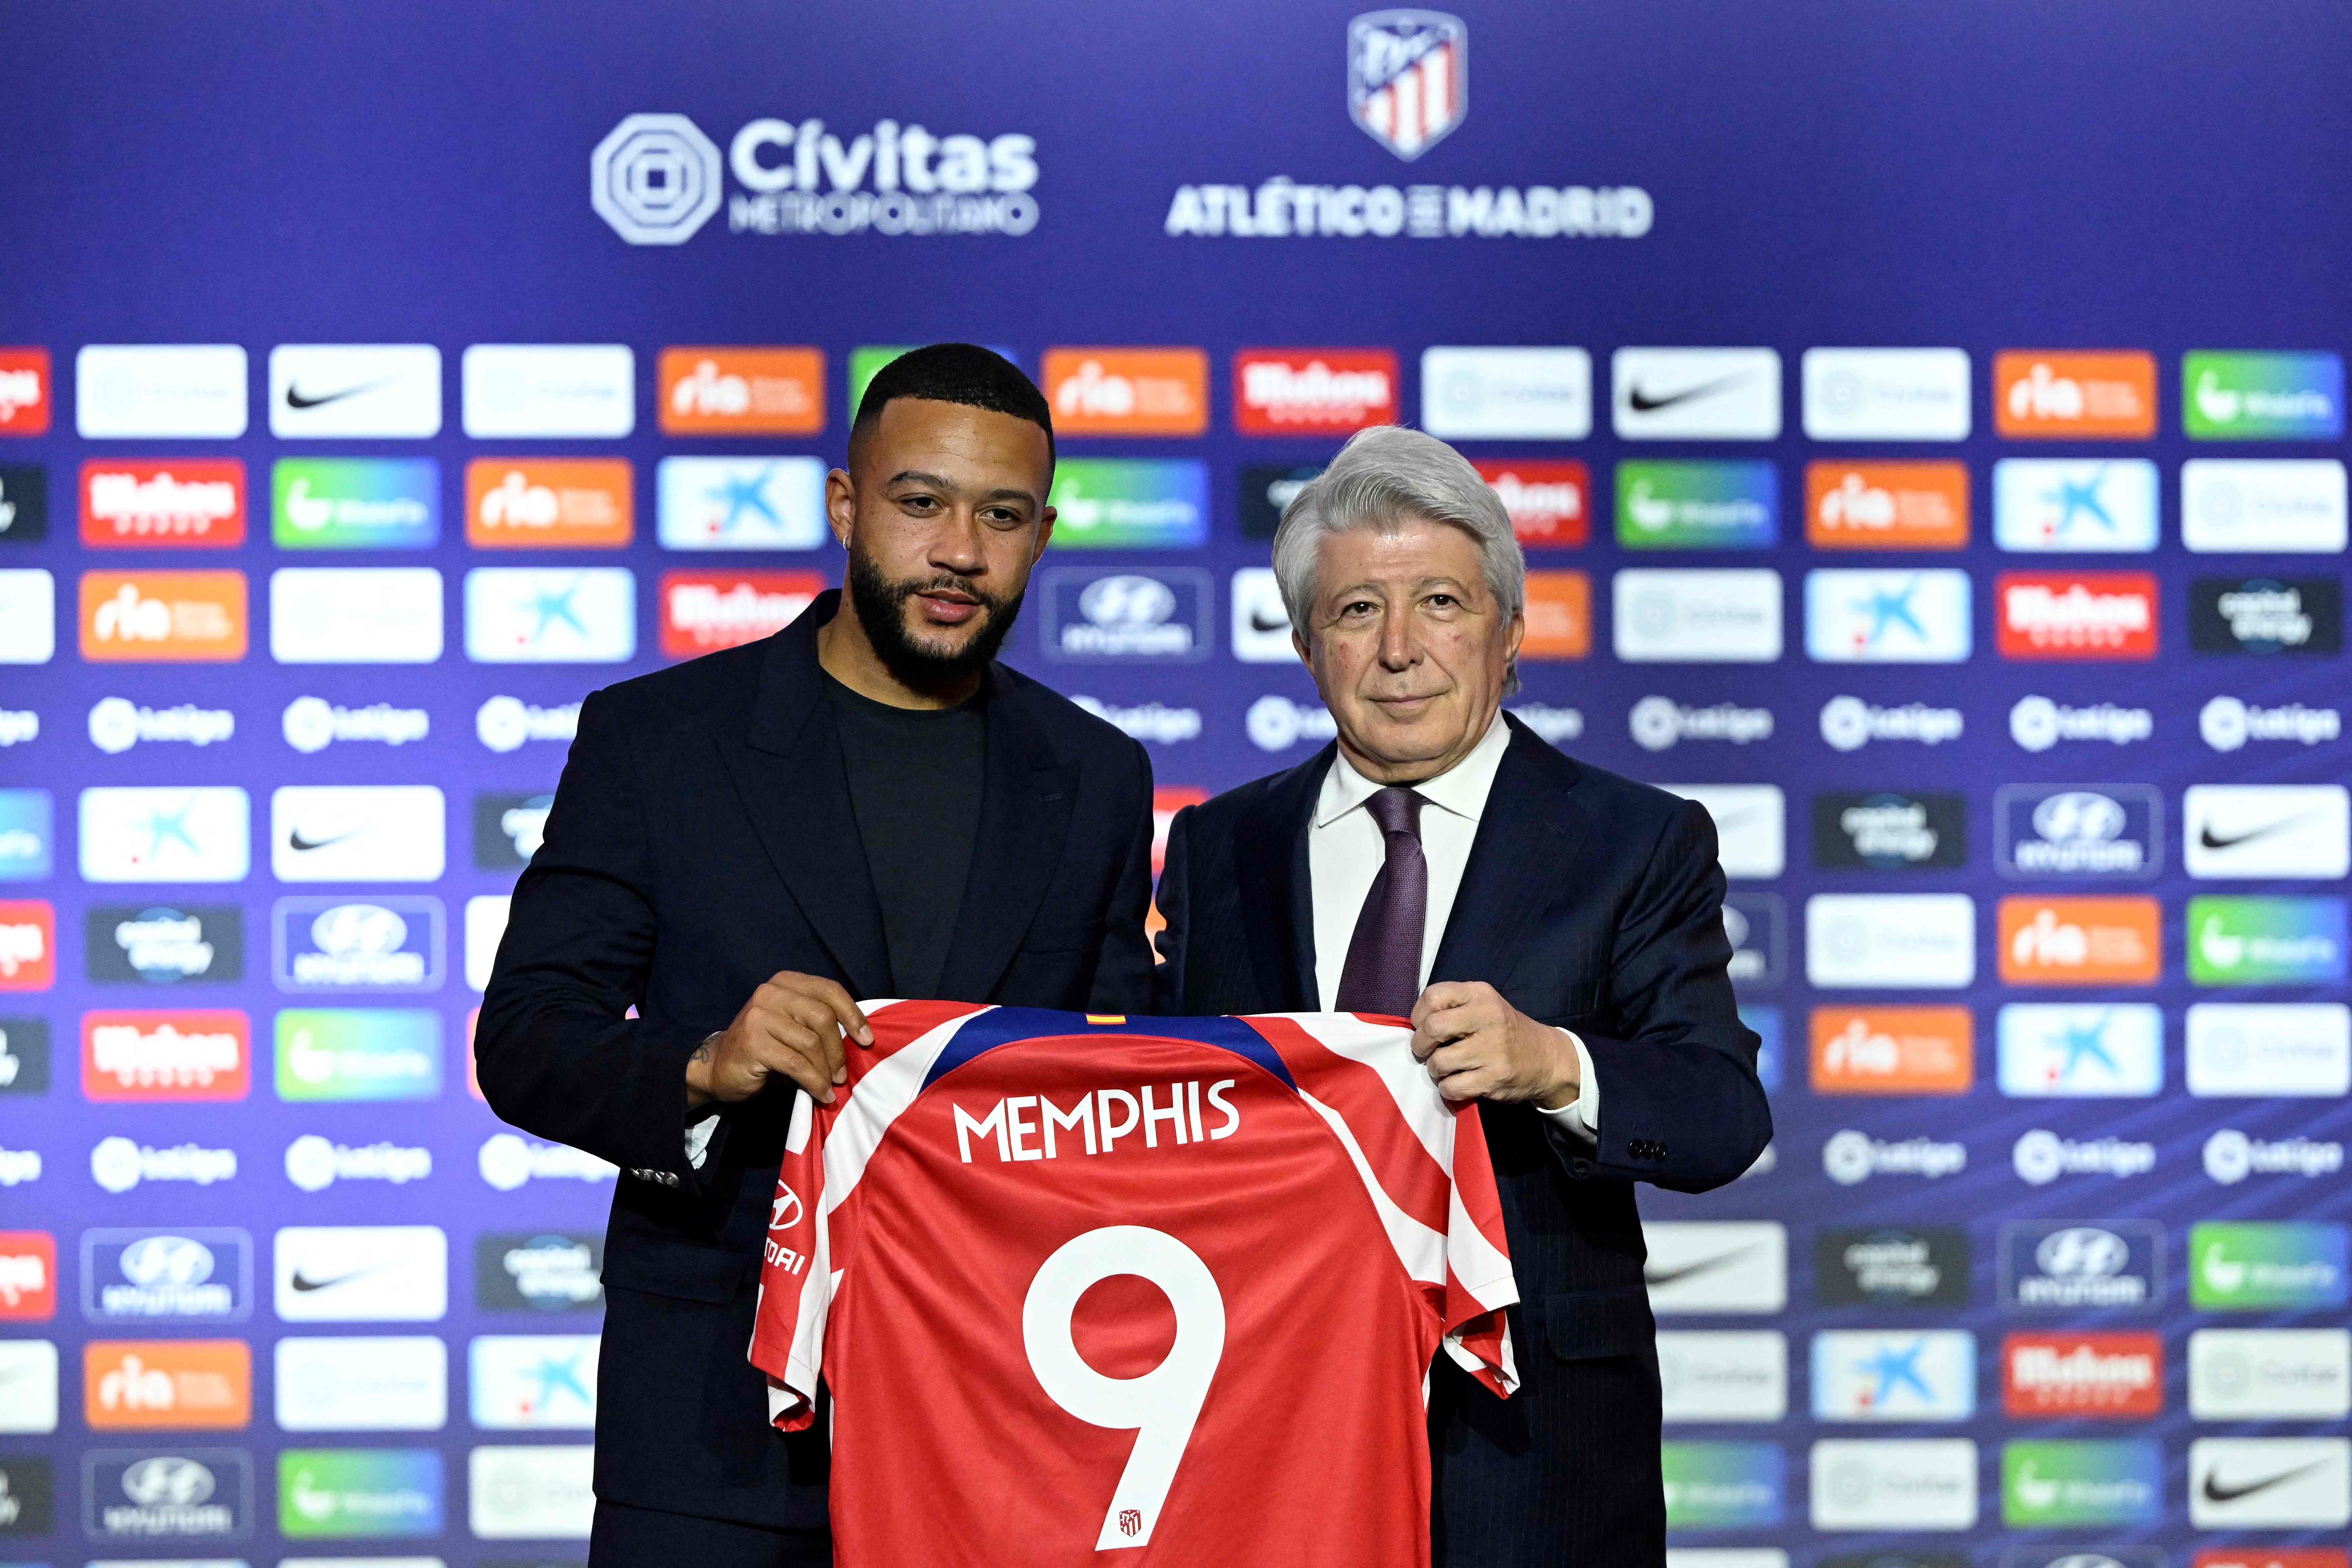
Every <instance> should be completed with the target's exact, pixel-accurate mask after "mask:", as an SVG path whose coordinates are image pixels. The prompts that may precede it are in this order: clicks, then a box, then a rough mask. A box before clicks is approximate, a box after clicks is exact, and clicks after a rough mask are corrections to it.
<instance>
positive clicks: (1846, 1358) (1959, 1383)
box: [1808, 1329, 1977, 1421]
mask: <svg viewBox="0 0 2352 1568" xmlns="http://www.w3.org/2000/svg"><path fill="white" fill-rule="evenodd" d="M1808 1359H1809V1360H1810V1362H1811V1366H1812V1373H1813V1419H1814V1420H1816V1421H1965V1420H1967V1419H1968V1418H1969V1416H1971V1415H1975V1414H1976V1409H1977V1337H1976V1335H1974V1334H1972V1333H1969V1332H1967V1331H1965V1330H1960V1329H1914V1330H1909V1331H1886V1330H1879V1329H1838V1330H1832V1331H1826V1332H1823V1333H1818V1334H1815V1335H1814V1336H1813V1345H1812V1353H1811V1356H1810V1357H1809V1358H1808Z"/></svg>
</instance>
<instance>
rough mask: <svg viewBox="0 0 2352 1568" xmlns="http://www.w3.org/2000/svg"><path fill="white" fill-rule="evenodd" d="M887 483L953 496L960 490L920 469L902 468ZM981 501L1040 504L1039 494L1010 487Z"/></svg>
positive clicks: (941, 477)
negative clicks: (916, 487)
mask: <svg viewBox="0 0 2352 1568" xmlns="http://www.w3.org/2000/svg"><path fill="white" fill-rule="evenodd" d="M886 482H887V483H888V484H893V485H902V484H916V485H929V487H930V488H931V489H939V490H946V491H949V492H950V493H951V494H952V493H954V492H955V491H956V490H957V489H958V486H957V485H956V482H955V481H954V480H953V479H948V478H947V477H945V476H944V475H940V474H927V473H924V472H923V471H922V470H920V469H919V468H901V469H899V470H898V472H897V473H895V474H892V475H891V476H890V478H889V479H888V480H887V481H886ZM980 499H981V500H984V501H989V500H1017V501H1025V502H1027V503H1028V504H1029V505H1031V506H1036V505H1038V504H1039V502H1038V500H1037V493H1036V492H1035V491H1034V490H1024V489H1014V488H1013V487H1012V486H1009V485H1007V486H1002V487H1000V488H998V489H992V490H989V491H987V492H985V493H984V494H982V496H981V498H980Z"/></svg>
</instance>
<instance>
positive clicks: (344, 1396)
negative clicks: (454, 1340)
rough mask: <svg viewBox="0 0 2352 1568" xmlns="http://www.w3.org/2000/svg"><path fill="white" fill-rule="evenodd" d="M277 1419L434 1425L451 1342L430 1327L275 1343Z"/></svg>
mask: <svg viewBox="0 0 2352 1568" xmlns="http://www.w3.org/2000/svg"><path fill="white" fill-rule="evenodd" d="M276 1367H277V1374H278V1375H277V1379H276V1382H277V1391H278V1426H280V1427H282V1428H284V1429H285V1430H286V1431H289V1432H438V1431H439V1430H441V1428H442V1427H444V1426H446V1425H448V1421H449V1352H448V1347H447V1346H446V1345H445V1344H443V1343H442V1342H441V1341H440V1340H439V1339H438V1338H437V1337H436V1336H434V1335H431V1334H384V1335H359V1336H353V1337H350V1338H342V1337H338V1338H334V1339H319V1338H310V1337H299V1338H291V1339H283V1340H279V1341H278V1346H277V1351H276Z"/></svg>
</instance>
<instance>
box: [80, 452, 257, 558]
mask: <svg viewBox="0 0 2352 1568" xmlns="http://www.w3.org/2000/svg"><path fill="white" fill-rule="evenodd" d="M81 542H83V543H84V544H90V545H96V546H98V547H100V548H101V549H105V548H113V549H127V550H166V549H205V550H226V549H228V548H229V547H231V546H233V545H238V544H242V543H244V542H245V465H244V464H243V463H242V462H240V461H238V460H237V459H236V458H90V459H89V460H88V461H87V462H85V463H83V464H82V466H81Z"/></svg>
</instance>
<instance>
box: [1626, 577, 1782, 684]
mask: <svg viewBox="0 0 2352 1568" xmlns="http://www.w3.org/2000/svg"><path fill="white" fill-rule="evenodd" d="M1609 604H1610V626H1611V637H1612V639H1613V641H1614V643H1615V646H1616V649H1617V657H1618V658H1622V659H1624V660H1625V661H1627V662H1628V663H1632V664H1770V663H1771V662H1772V661H1773V660H1775V659H1777V658H1780V647H1781V633H1780V574H1779V573H1778V572H1775V571H1773V570H1771V569H1770V568H1769V567H1752V568H1748V567H1743V568H1736V569H1719V570H1714V571H1706V570H1697V571H1691V570H1675V569H1674V568H1672V567H1635V568H1631V569H1628V570H1626V571H1622V572H1620V573H1618V574H1616V575H1615V576H1613V577H1612V578H1611V579H1610V582H1609Z"/></svg>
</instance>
